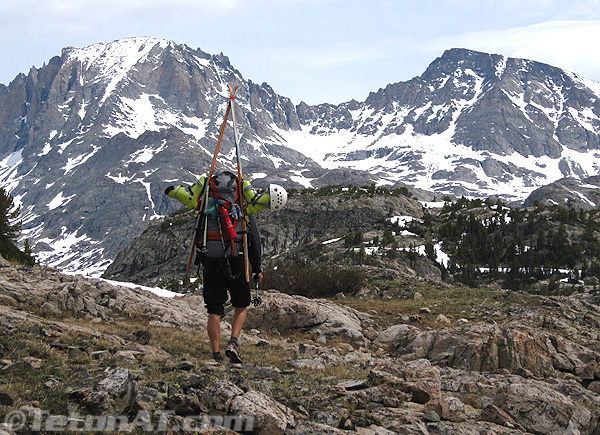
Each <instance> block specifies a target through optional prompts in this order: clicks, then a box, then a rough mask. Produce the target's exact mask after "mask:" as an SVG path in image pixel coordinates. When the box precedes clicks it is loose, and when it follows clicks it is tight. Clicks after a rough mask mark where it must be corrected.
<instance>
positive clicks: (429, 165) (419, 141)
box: [286, 49, 600, 200]
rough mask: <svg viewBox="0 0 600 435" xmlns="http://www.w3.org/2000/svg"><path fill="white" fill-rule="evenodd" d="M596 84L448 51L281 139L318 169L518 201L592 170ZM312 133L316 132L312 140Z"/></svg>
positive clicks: (598, 105)
mask: <svg viewBox="0 0 600 435" xmlns="http://www.w3.org/2000/svg"><path fill="white" fill-rule="evenodd" d="M598 96H600V84H598V83H596V82H593V81H590V80H586V79H583V78H580V77H578V76H576V75H575V74H572V73H567V72H564V71H562V70H560V69H558V68H553V67H551V66H548V65H544V64H540V63H537V62H533V61H527V60H522V59H509V58H505V57H502V56H498V55H490V54H485V53H476V52H472V51H468V50H461V49H454V50H449V51H447V52H446V53H444V55H443V56H442V57H441V58H439V59H437V60H436V61H434V62H433V63H432V64H431V66H430V67H429V68H428V70H427V71H426V72H425V73H424V74H423V75H422V76H420V77H416V78H414V79H412V80H411V81H409V82H404V83H397V84H392V85H389V86H387V87H386V88H385V89H380V90H379V91H378V92H377V93H372V94H371V95H370V96H369V98H368V99H367V100H366V101H365V102H364V103H357V102H354V101H353V102H350V103H346V104H343V105H341V106H338V107H323V108H319V109H321V112H320V113H315V112H316V111H313V113H311V114H310V115H311V116H307V117H306V119H301V122H302V131H301V132H290V133H288V135H286V140H287V145H288V146H291V147H293V148H295V149H297V150H300V149H302V148H303V144H305V143H308V142H309V141H310V140H311V139H312V141H313V145H314V148H311V149H310V150H305V151H306V153H307V154H308V155H310V156H311V157H313V158H314V159H315V160H316V161H317V162H318V163H320V164H321V165H323V166H325V167H329V168H333V167H353V168H360V169H363V170H368V171H370V172H371V173H373V174H376V175H378V176H379V177H380V179H381V182H389V183H393V182H395V181H397V180H402V181H404V182H406V183H408V184H411V185H414V186H416V187H420V188H423V189H427V190H434V191H436V192H438V193H440V194H446V193H447V194H451V195H463V194H465V195H472V196H490V195H498V196H503V197H508V198H512V199H517V200H522V199H524V198H525V197H526V196H527V195H528V194H529V193H530V192H531V191H532V190H533V189H535V188H536V187H539V186H541V185H544V184H547V183H550V182H552V181H555V180H557V179H559V178H562V177H565V176H576V177H585V176H589V175H593V174H596V173H598V168H599V167H600V153H599V152H598V147H599V140H598V134H599V133H600V118H599V116H600V102H599V99H598ZM313 138H318V139H313Z"/></svg>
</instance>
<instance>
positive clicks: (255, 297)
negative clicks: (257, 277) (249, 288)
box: [252, 281, 262, 307]
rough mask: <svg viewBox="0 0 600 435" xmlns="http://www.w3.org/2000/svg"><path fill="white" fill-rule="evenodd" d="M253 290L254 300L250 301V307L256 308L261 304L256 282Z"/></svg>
mask: <svg viewBox="0 0 600 435" xmlns="http://www.w3.org/2000/svg"><path fill="white" fill-rule="evenodd" d="M254 288H255V289H256V293H255V296H254V299H252V305H254V306H255V307H258V306H259V305H260V304H262V299H261V298H260V297H259V296H258V281H256V286H255V287H254Z"/></svg>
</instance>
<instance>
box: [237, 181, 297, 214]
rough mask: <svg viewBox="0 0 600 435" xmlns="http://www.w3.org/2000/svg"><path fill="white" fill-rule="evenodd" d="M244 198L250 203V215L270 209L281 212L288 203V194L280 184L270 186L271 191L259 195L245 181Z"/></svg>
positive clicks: (248, 208) (248, 209)
mask: <svg viewBox="0 0 600 435" xmlns="http://www.w3.org/2000/svg"><path fill="white" fill-rule="evenodd" d="M244 198H246V202H247V203H248V207H247V211H248V214H258V213H260V212H261V211H263V210H265V209H267V208H270V209H272V210H280V209H281V208H282V207H283V206H284V205H285V203H286V202H287V192H286V191H285V189H284V188H283V187H281V186H279V185H278V184H270V185H269V190H268V191H264V192H262V193H257V192H256V190H254V188H253V187H252V186H251V185H250V182H249V181H248V180H246V181H244Z"/></svg>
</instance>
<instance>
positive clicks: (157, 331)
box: [0, 37, 600, 435]
mask: <svg viewBox="0 0 600 435" xmlns="http://www.w3.org/2000/svg"><path fill="white" fill-rule="evenodd" d="M599 169H600V83H597V82H594V81H592V80H589V79H586V78H584V77H581V76H579V75H578V74H576V73H575V72H568V71H564V70H562V69H560V68H557V67H554V66H551V65H547V64H543V63H540V62H536V61H533V60H528V59H519V58H511V57H506V56H502V55H498V54H493V53H484V52H478V51H473V50H468V49H463V48H450V49H448V50H446V51H445V52H444V53H443V54H442V55H441V56H440V57H438V58H436V59H433V61H432V62H431V64H430V65H429V66H428V67H427V68H426V70H425V71H424V72H423V73H422V74H421V75H419V76H416V77H414V78H412V79H411V80H408V81H403V82H397V83H390V84H388V85H387V86H385V87H383V88H381V89H379V90H374V91H373V92H371V93H370V94H369V96H368V97H367V98H366V99H365V100H364V101H356V100H351V101H348V102H344V103H341V104H337V105H334V104H320V105H308V104H306V103H305V102H292V101H291V100H290V99H289V98H287V97H285V96H282V95H279V94H278V93H277V92H276V90H275V89H273V88H272V87H271V86H269V84H267V83H262V84H260V85H259V84H257V83H254V82H252V81H251V80H247V79H245V78H244V76H243V74H242V72H240V71H238V70H237V69H236V68H235V66H234V65H232V64H231V62H230V60H229V59H228V57H227V56H226V55H225V54H223V53H220V54H209V53H206V52H204V51H202V50H201V49H200V48H196V49H194V48H190V47H188V46H186V45H184V44H179V43H176V42H173V41H168V40H163V39H155V38H149V37H135V38H127V39H121V40H116V41H113V42H111V43H108V44H101V43H98V44H94V45H91V46H88V47H84V48H74V47H67V48H64V49H63V51H62V53H60V54H59V55H57V56H55V57H53V58H51V59H49V60H48V61H47V62H46V63H45V64H44V65H43V66H42V67H40V68H35V67H32V68H31V70H30V71H29V72H28V73H27V74H25V73H22V74H19V75H18V76H16V77H15V78H14V79H13V80H12V81H11V82H10V83H9V84H7V85H3V84H0V254H1V255H2V258H0V316H1V317H2V322H0V372H1V373H2V374H1V375H0V379H1V380H2V382H0V424H1V423H2V422H4V424H3V426H2V427H1V429H0V432H1V431H4V432H6V433H9V434H21V433H23V434H26V433H34V432H53V431H54V432H56V431H67V432H70V431H73V432H75V431H81V432H85V433H92V432H98V431H101V432H120V431H128V432H133V433H148V432H151V433H155V432H161V433H172V434H184V433H190V432H196V431H199V432H202V433H232V434H233V433H254V434H289V435H309V434H324V433H326V434H358V435H387V434H411V435H412V434H414V435H416V434H421V435H423V434H431V435H438V434H447V435H451V434H473V435H475V434H490V435H491V434H497V435H500V434H503V435H504V434H506V435H509V434H510V435H519V434H586V435H598V434H600V344H599V343H600V241H599V236H600V213H599V207H600V193H599V192H600V175H599ZM223 171H227V172H223ZM216 174H219V177H215V178H213V177H212V175H216ZM223 174H226V175H223ZM219 183H221V184H219ZM217 190H218V194H217V193H215V192H217ZM255 230H256V231H257V232H258V233H257V234H258V236H257V237H255V236H256V234H255V233H253V232H254V231H255ZM250 239H252V242H253V243H258V245H259V247H260V250H261V251H262V265H260V264H257V263H256V258H254V257H251V261H250V262H252V263H253V264H251V265H250V264H249V262H248V260H247V256H248V255H249V254H248V251H249V249H250V247H252V246H251V241H250ZM253 248H256V246H254V247H253ZM236 253H243V254H244V257H245V258H246V262H245V264H244V267H245V268H244V269H241V270H240V271H239V273H236V272H238V271H237V270H234V271H233V272H232V271H231V270H229V271H228V273H229V275H230V277H229V278H231V277H234V276H236V277H237V276H240V275H245V277H246V279H247V282H249V283H250V285H251V295H252V303H250V304H249V306H248V309H247V319H246V320H245V321H246V324H245V326H244V328H243V331H242V333H241V336H240V337H239V351H240V352H241V359H240V355H237V354H236V357H237V359H236V360H235V361H234V360H233V359H232V362H229V363H227V362H222V361H220V360H216V358H214V356H215V352H214V337H211V336H210V332H209V334H207V332H206V331H205V329H206V328H207V325H209V322H210V320H209V319H211V316H214V313H213V312H210V311H208V310H207V307H206V306H205V299H204V297H203V296H204V295H203V290H204V289H205V286H204V284H205V282H204V280H203V273H204V272H203V270H205V269H203V267H202V264H203V262H204V261H205V260H206V258H209V257H211V256H214V257H216V256H230V257H235V256H236V255H237V254H236ZM204 264H205V263H204ZM251 269H256V270H254V272H255V274H254V275H255V276H256V272H257V270H260V273H261V274H264V279H263V280H262V281H261V282H260V285H259V284H258V281H257V282H256V285H255V282H254V281H251V277H252V273H251ZM229 278H228V279H229ZM236 279H237V278H236ZM232 299H233V295H232ZM206 304H208V302H206ZM238 308H240V307H238V306H237V305H235V307H234V301H230V302H229V303H228V304H227V305H226V306H225V308H224V314H223V315H222V320H221V317H219V320H220V323H219V328H222V329H223V331H224V332H223V340H224V339H225V336H226V335H229V334H231V336H232V337H233V329H234V328H232V325H234V322H235V317H234V316H236V315H237V314H236V313H237V312H238ZM219 331H220V329H219ZM211 338H213V341H211ZM223 344H224V343H223ZM230 344H231V342H229V343H228V346H229V345H230ZM235 345H236V352H237V350H238V348H237V346H238V342H237V337H235ZM211 346H212V349H211ZM223 348H224V347H223ZM211 350H212V351H211ZM228 351H229V347H228Z"/></svg>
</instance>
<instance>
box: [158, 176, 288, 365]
mask: <svg viewBox="0 0 600 435" xmlns="http://www.w3.org/2000/svg"><path fill="white" fill-rule="evenodd" d="M206 178H207V177H200V179H199V180H198V182H197V183H195V184H194V185H192V186H189V187H183V186H177V187H172V186H171V187H168V188H167V189H166V190H165V194H166V195H168V196H170V197H172V198H175V199H177V200H179V201H180V202H181V203H183V204H184V205H185V206H186V207H188V208H190V209H196V210H197V211H198V212H199V218H198V226H197V229H196V236H195V243H196V245H195V249H196V251H197V256H196V264H199V265H202V266H203V274H202V276H203V289H202V294H203V297H204V303H205V305H206V310H207V312H208V322H207V325H206V329H207V332H208V337H209V340H210V346H211V350H212V354H213V358H214V359H215V361H219V362H220V361H222V360H223V356H222V355H221V319H222V318H223V316H224V315H225V304H226V302H227V300H228V299H229V300H230V302H231V305H232V306H233V308H234V312H233V320H232V323H231V337H230V339H229V341H228V343H227V346H226V348H225V355H226V356H227V357H228V358H229V360H230V361H231V362H232V363H238V364H239V363H241V362H242V359H241V357H240V350H239V343H238V339H239V337H240V334H241V332H242V328H243V326H244V323H245V321H246V316H247V308H248V306H249V305H250V303H251V302H252V301H251V295H250V275H252V276H253V280H254V282H255V283H256V284H260V282H261V281H262V279H263V274H262V267H261V244H260V236H259V233H258V227H257V225H256V216H255V215H256V214H257V213H259V212H260V211H262V210H264V209H266V208H270V209H274V210H279V209H281V208H282V207H283V206H284V205H285V203H286V202H287V192H286V191H285V189H283V188H282V187H281V186H278V185H276V184H271V185H270V186H269V189H268V191H265V192H262V193H257V192H256V191H255V190H254V189H253V188H252V186H251V185H250V182H249V181H244V182H243V183H239V181H238V179H237V177H236V176H235V175H234V174H233V173H232V172H229V171H223V172H221V173H219V174H217V175H214V176H213V177H212V178H211V179H210V180H208V181H207V180H206ZM240 184H241V186H242V187H240ZM205 189H208V191H206V190H205ZM240 189H242V190H243V192H240ZM244 236H246V237H244ZM250 269H251V271H252V273H250Z"/></svg>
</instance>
